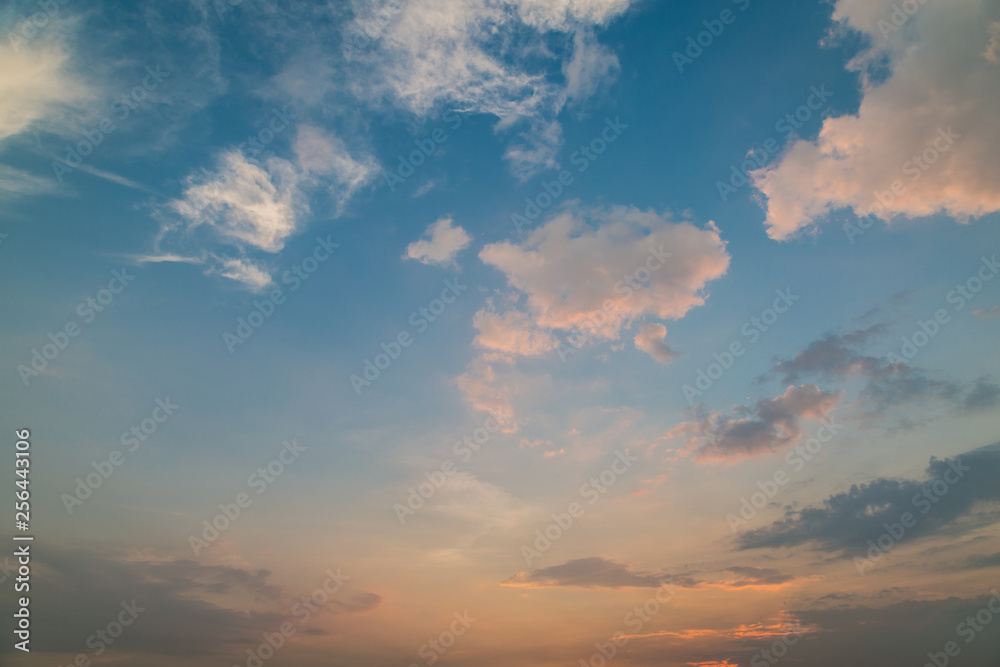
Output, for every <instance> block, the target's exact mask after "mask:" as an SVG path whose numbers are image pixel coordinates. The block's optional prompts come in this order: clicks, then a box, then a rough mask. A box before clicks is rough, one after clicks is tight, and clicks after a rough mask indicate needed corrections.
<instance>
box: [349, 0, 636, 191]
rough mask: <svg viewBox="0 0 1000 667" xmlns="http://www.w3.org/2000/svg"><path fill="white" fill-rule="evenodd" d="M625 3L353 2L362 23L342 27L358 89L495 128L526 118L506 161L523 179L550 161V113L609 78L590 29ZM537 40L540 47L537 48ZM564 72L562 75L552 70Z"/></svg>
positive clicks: (614, 65) (608, 63)
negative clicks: (474, 116)
mask: <svg viewBox="0 0 1000 667" xmlns="http://www.w3.org/2000/svg"><path fill="white" fill-rule="evenodd" d="M630 4H631V0H566V1H560V2H545V1H539V0H466V1H464V2H449V3H442V2H438V1H437V0H411V1H409V2H406V3H402V4H401V3H399V2H398V1H397V0H369V1H362V0H355V2H354V10H355V14H356V16H357V17H358V19H359V20H357V21H351V22H348V23H346V24H345V27H344V30H345V33H346V34H345V36H344V40H345V42H347V43H348V44H349V45H355V44H364V45H366V47H365V48H358V49H354V48H348V49H347V50H346V51H347V53H348V54H349V58H350V61H351V82H350V84H349V85H350V86H351V87H352V89H353V91H354V93H355V94H356V95H357V96H359V97H361V98H362V99H369V100H372V101H376V100H381V99H387V100H389V101H390V102H391V103H393V104H394V105H395V106H398V107H400V108H403V109H405V110H407V111H410V112H412V113H414V114H416V115H417V116H420V117H425V116H427V115H429V114H430V113H431V112H432V111H433V110H434V109H435V108H437V107H440V106H442V105H449V106H451V107H453V108H456V109H460V110H462V111H469V112H474V113H486V114H492V115H495V116H497V117H498V118H500V119H501V120H500V123H499V124H498V129H503V128H506V127H508V126H510V125H511V124H513V123H515V122H517V121H518V120H519V119H530V127H531V131H530V132H529V135H530V136H529V138H528V140H527V142H526V144H524V145H521V146H518V147H516V148H513V149H512V150H511V151H509V152H508V158H509V159H510V162H511V167H512V170H513V171H514V173H515V174H516V175H517V176H519V177H521V178H528V177H529V176H531V175H532V174H533V173H536V172H537V171H538V170H539V169H542V168H545V167H547V166H551V164H552V163H553V159H554V152H555V147H556V146H557V144H558V141H559V134H560V130H559V128H558V125H557V124H556V123H555V117H556V116H557V115H558V113H559V111H560V110H561V108H562V107H563V106H564V105H565V103H566V102H567V100H569V99H571V98H572V99H581V98H582V97H584V96H586V95H590V94H592V93H593V92H594V91H595V90H597V89H598V87H599V86H600V85H601V84H602V83H604V82H606V81H608V80H610V79H611V78H613V77H614V76H615V75H616V73H617V71H618V61H617V58H616V57H615V56H614V55H613V54H612V53H610V51H608V50H607V49H606V48H604V47H602V46H601V45H599V44H598V43H597V41H596V38H595V37H594V35H593V30H594V28H595V27H599V26H602V25H605V24H606V23H607V22H608V21H610V20H611V19H612V18H614V17H615V16H618V15H620V14H621V13H622V12H624V11H625V10H626V9H627V8H628V7H629V5H630ZM539 43H541V44H542V45H543V46H542V47H541V48H539V46H538V45H539ZM553 61H554V62H555V63H556V64H558V65H560V66H561V67H562V69H563V77H562V81H558V80H555V79H554V78H553V77H552V76H551V75H550V74H551V73H550V72H549V69H550V67H549V66H550V65H551V64H552V63H553Z"/></svg>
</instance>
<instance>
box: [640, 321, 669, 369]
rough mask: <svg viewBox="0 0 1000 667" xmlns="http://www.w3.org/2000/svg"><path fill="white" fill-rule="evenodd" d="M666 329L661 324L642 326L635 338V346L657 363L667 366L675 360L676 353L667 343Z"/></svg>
mask: <svg viewBox="0 0 1000 667" xmlns="http://www.w3.org/2000/svg"><path fill="white" fill-rule="evenodd" d="M666 338H667V328H666V327H665V326H663V325H662V324H656V323H649V324H644V325H643V326H642V328H641V329H639V333H638V335H636V337H635V346H636V348H637V349H639V350H642V351H643V352H645V353H646V354H648V355H649V356H651V357H652V358H653V359H655V360H656V361H657V363H661V364H663V365H666V364H669V363H670V362H672V361H673V360H674V359H676V358H677V353H676V352H674V351H673V349H671V347H670V345H669V344H668V343H667V340H666Z"/></svg>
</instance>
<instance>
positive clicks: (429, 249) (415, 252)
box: [403, 218, 472, 266]
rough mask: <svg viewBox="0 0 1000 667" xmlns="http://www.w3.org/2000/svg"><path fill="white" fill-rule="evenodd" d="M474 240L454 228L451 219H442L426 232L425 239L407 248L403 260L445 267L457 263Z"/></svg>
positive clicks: (460, 229)
mask: <svg viewBox="0 0 1000 667" xmlns="http://www.w3.org/2000/svg"><path fill="white" fill-rule="evenodd" d="M471 241H472V238H471V237H470V236H469V235H468V234H467V233H466V231H465V230H464V229H462V228H461V227H459V226H457V225H456V226H453V224H452V219H451V218H441V219H440V220H438V221H436V222H434V223H432V224H431V226H430V227H428V228H427V231H425V232H424V238H422V239H420V240H419V241H414V242H413V243H411V244H410V245H408V246H406V254H404V255H403V259H415V260H417V261H418V262H420V263H422V264H436V265H438V266H445V265H448V264H451V263H453V262H454V261H455V256H456V255H457V254H458V253H459V252H460V251H461V250H462V249H463V248H465V247H466V246H468V245H469V243H470V242H471Z"/></svg>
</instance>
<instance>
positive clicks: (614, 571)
mask: <svg viewBox="0 0 1000 667" xmlns="http://www.w3.org/2000/svg"><path fill="white" fill-rule="evenodd" d="M667 583H674V584H676V585H686V586H693V585H694V582H693V580H690V579H686V578H685V579H683V580H682V582H681V583H677V582H675V581H673V579H672V578H670V577H667V576H666V575H662V574H657V573H652V572H642V571H637V570H633V569H632V568H631V567H630V566H628V565H624V564H622V563H616V562H614V561H611V560H607V559H605V558H598V557H591V558H577V559H575V560H570V561H567V562H565V563H563V564H562V565H553V566H552V567H546V568H542V569H540V570H531V571H530V572H520V573H518V574H516V575H514V576H512V577H510V578H509V579H506V580H504V581H503V582H502V583H501V585H502V586H527V587H530V588H552V587H556V586H571V587H577V588H659V587H660V586H663V585H664V584H667Z"/></svg>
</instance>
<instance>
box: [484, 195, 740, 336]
mask: <svg viewBox="0 0 1000 667" xmlns="http://www.w3.org/2000/svg"><path fill="white" fill-rule="evenodd" d="M479 257H480V258H481V259H482V260H483V262H485V263H486V264H488V265H490V266H494V267H496V268H497V269H499V270H500V271H502V272H503V273H504V275H505V276H506V278H507V282H508V283H509V284H510V286H511V287H512V288H514V289H516V290H517V291H518V292H519V293H521V294H523V295H524V297H525V300H526V312H527V314H528V315H529V317H530V318H531V320H532V321H533V324H534V326H535V327H537V328H539V329H542V330H561V331H569V330H572V329H577V328H579V329H586V330H587V331H588V332H590V333H591V334H592V335H594V336H595V337H597V338H601V339H612V340H614V339H617V338H618V337H619V334H620V331H621V329H622V328H624V327H626V326H629V325H630V324H631V323H632V322H634V321H636V320H638V319H640V318H642V317H644V316H647V315H648V316H652V317H656V318H657V319H661V320H676V319H679V318H681V317H683V316H684V315H685V314H686V313H687V312H688V311H689V310H690V309H691V308H694V307H696V306H700V305H702V304H703V303H704V302H705V286H706V284H707V283H708V282H709V281H711V280H714V279H716V278H719V277H720V276H722V275H724V274H725V272H726V269H727V267H728V266H729V255H728V254H727V253H726V249H725V243H724V242H723V241H722V239H721V238H720V236H719V231H718V230H717V229H716V228H715V227H714V225H710V226H709V227H708V228H707V229H699V228H698V227H695V226H694V225H693V224H691V223H689V222H672V221H671V220H670V219H669V218H668V216H667V215H660V214H657V213H654V212H652V211H640V210H639V209H636V208H633V207H615V208H609V209H568V210H566V211H564V212H562V213H560V214H557V215H556V216H555V217H553V218H552V219H551V220H549V221H548V222H546V223H545V224H544V225H542V226H541V227H539V228H537V229H536V230H534V231H533V232H532V233H531V234H530V235H529V236H528V238H527V239H525V240H524V241H523V242H520V243H516V242H510V241H505V242H501V243H492V244H489V245H487V246H485V247H484V248H483V250H482V251H481V252H480V254H479Z"/></svg>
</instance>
